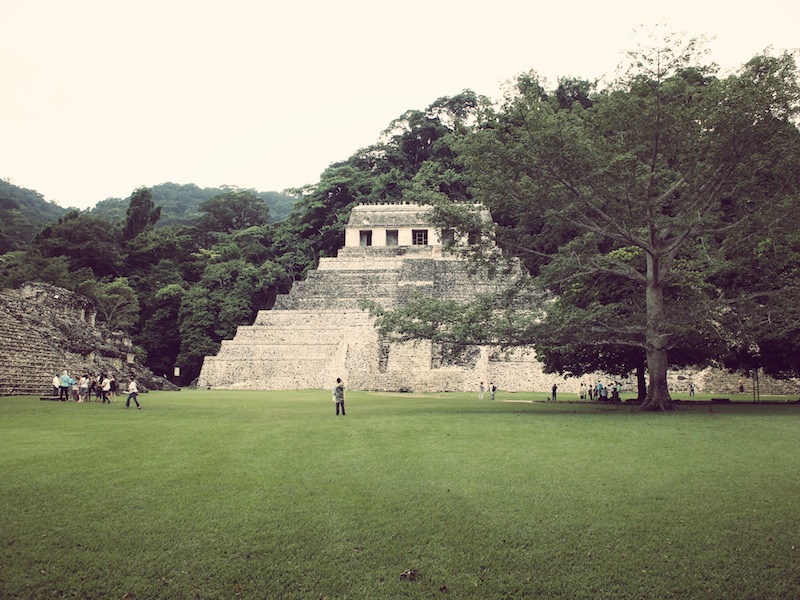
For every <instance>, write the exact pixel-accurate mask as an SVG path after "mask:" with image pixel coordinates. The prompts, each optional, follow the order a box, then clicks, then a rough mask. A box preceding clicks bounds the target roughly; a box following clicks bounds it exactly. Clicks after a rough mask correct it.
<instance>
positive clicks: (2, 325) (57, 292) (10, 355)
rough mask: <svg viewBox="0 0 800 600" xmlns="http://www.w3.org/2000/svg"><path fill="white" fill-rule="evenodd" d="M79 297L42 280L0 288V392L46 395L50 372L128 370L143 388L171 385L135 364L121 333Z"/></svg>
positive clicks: (124, 373)
mask: <svg viewBox="0 0 800 600" xmlns="http://www.w3.org/2000/svg"><path fill="white" fill-rule="evenodd" d="M95 314H96V312H95V309H94V306H93V305H92V303H91V302H90V301H89V300H88V299H87V298H85V297H83V296H80V295H78V294H75V293H73V292H70V291H69V290H65V289H63V288H58V287H55V286H52V285H49V284H46V283H26V284H25V285H23V286H22V287H21V288H19V289H17V290H0V396H11V395H42V394H43V395H49V394H51V393H52V385H51V383H50V382H51V380H52V378H53V374H54V373H56V372H57V373H61V372H62V371H63V370H64V369H67V370H68V371H69V373H70V374H81V373H86V372H104V373H109V372H114V373H116V374H117V375H118V376H122V377H123V378H124V377H126V376H127V375H128V373H129V371H131V370H133V371H135V372H136V376H137V378H138V379H139V381H140V383H141V384H142V388H144V389H165V388H166V389H176V388H175V387H174V386H172V384H170V383H169V382H166V381H164V380H163V379H162V378H159V377H155V376H154V375H153V374H152V373H151V372H150V370H149V369H147V368H146V367H144V366H143V365H141V364H139V362H138V361H137V360H136V357H135V355H134V352H133V344H132V343H131V340H130V339H129V338H127V337H126V336H124V335H122V334H119V333H113V332H110V331H108V330H107V329H105V328H104V327H102V326H99V325H97V323H96V322H95Z"/></svg>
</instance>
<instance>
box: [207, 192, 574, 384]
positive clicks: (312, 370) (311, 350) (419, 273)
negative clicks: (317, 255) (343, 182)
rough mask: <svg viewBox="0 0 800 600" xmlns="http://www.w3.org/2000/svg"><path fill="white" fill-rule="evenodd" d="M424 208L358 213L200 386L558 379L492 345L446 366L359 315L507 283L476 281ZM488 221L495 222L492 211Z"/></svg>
mask: <svg viewBox="0 0 800 600" xmlns="http://www.w3.org/2000/svg"><path fill="white" fill-rule="evenodd" d="M427 210H428V209H427V208H426V207H424V206H420V205H418V204H380V205H361V206H357V207H355V208H354V209H353V211H352V213H351V216H350V220H349V222H348V225H347V228H346V231H345V246H344V247H343V248H342V249H340V250H339V252H338V254H337V256H336V257H335V258H322V259H321V260H320V263H319V266H318V268H317V269H316V270H315V271H312V272H311V273H309V275H308V278H307V279H306V280H305V281H298V282H296V283H295V284H294V286H293V288H292V290H291V292H290V293H289V294H287V295H284V296H280V297H279V298H278V299H277V301H276V303H275V306H274V307H273V308H272V309H271V310H263V311H260V312H259V313H258V315H257V316H256V319H255V322H254V323H253V324H252V325H250V326H246V327H239V329H238V331H237V333H236V335H235V337H234V338H233V339H232V340H225V341H223V342H222V347H221V348H220V351H219V353H218V354H217V355H216V356H212V357H206V359H205V362H204V364H203V368H202V370H201V373H200V378H199V380H198V384H199V385H200V386H204V387H206V386H208V387H222V388H233V389H302V388H328V387H331V385H332V382H333V381H335V380H336V378H337V377H342V378H343V379H344V380H345V381H346V383H347V385H348V386H349V387H350V388H354V389H363V390H408V391H418V392H423V391H424V392H431V391H469V390H477V389H478V386H479V384H480V382H481V381H482V382H484V384H485V385H488V383H489V382H493V383H494V384H495V385H497V386H498V387H500V388H502V389H505V390H530V389H538V388H541V389H545V388H547V387H548V386H549V385H552V383H549V382H551V381H553V380H554V379H555V378H554V377H553V376H546V375H544V374H543V373H542V370H541V367H540V365H539V364H538V363H537V362H536V361H535V359H534V358H533V354H532V352H523V351H519V352H515V353H512V355H511V357H510V359H509V360H506V359H505V356H501V355H500V354H499V353H498V352H496V351H495V350H493V349H492V348H489V347H481V348H477V347H476V348H474V350H473V351H472V352H468V353H466V354H465V356H464V357H463V358H462V359H461V360H460V361H459V364H443V361H442V358H441V354H440V353H439V352H437V351H436V349H435V348H434V347H433V346H432V345H431V343H430V342H416V343H407V344H398V343H388V342H386V341H385V340H381V339H380V338H379V336H378V334H377V332H376V330H375V328H374V320H373V319H372V318H371V317H370V316H369V314H368V313H367V312H366V311H363V310H361V308H360V302H361V300H362V299H364V298H367V299H370V300H373V301H375V302H378V303H379V304H381V305H382V306H384V307H386V308H393V307H396V306H398V305H401V304H402V303H404V302H406V301H407V300H408V299H409V298H411V297H412V296H413V295H414V294H423V295H426V296H431V297H434V298H438V299H452V300H459V301H469V300H471V299H473V298H475V297H476V295H478V294H481V293H486V292H493V291H496V290H497V289H498V287H499V286H502V285H504V282H503V280H500V279H492V278H489V277H487V276H485V275H480V274H476V275H472V274H470V273H469V271H468V269H467V264H466V262H465V261H463V260H461V259H459V258H456V257H455V256H453V255H451V254H449V253H447V252H446V251H445V250H444V248H443V245H442V241H443V240H442V237H443V236H442V235H441V234H440V232H438V231H436V230H435V229H434V228H432V227H431V226H430V225H429V223H428V221H427V218H426V213H427ZM483 215H484V218H486V219H489V218H490V217H489V213H488V211H483ZM575 387H576V389H577V383H576V384H575Z"/></svg>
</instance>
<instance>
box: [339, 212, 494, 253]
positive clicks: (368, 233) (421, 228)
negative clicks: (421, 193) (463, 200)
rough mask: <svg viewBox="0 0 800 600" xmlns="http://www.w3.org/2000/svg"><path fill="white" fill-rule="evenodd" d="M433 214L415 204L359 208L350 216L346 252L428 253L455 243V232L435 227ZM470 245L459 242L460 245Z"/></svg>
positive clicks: (485, 217)
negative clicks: (380, 249) (356, 249)
mask: <svg viewBox="0 0 800 600" xmlns="http://www.w3.org/2000/svg"><path fill="white" fill-rule="evenodd" d="M430 210H431V207H430V206H427V205H424V204H417V203H412V202H398V203H387V204H359V205H358V206H355V207H354V208H353V210H352V212H351V213H350V220H349V221H348V223H347V227H346V229H345V234H344V245H345V247H346V248H353V247H368V246H369V247H372V246H375V247H397V246H402V247H411V248H416V249H424V248H426V247H427V248H433V247H441V246H443V245H448V244H452V243H454V242H455V241H456V240H454V238H453V232H452V231H449V230H445V231H443V232H442V231H440V230H438V229H435V228H434V227H432V226H431V224H430V220H429V216H428V213H429V212H430ZM479 212H480V216H481V219H482V220H483V221H484V222H489V221H491V215H490V214H489V211H488V210H486V209H485V208H483V209H479ZM468 242H469V240H459V243H468Z"/></svg>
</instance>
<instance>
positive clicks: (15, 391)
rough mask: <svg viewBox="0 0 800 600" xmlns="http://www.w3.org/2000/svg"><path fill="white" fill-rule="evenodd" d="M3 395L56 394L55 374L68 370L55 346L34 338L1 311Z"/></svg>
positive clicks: (0, 392) (0, 382)
mask: <svg viewBox="0 0 800 600" xmlns="http://www.w3.org/2000/svg"><path fill="white" fill-rule="evenodd" d="M0 338H2V339H3V344H2V346H0V362H2V364H3V365H4V369H3V371H2V372H1V373H0V396H16V395H26V396H27V395H36V396H39V395H47V396H49V395H50V394H52V393H53V386H52V385H51V380H52V379H53V375H54V374H55V373H56V372H58V373H61V371H63V370H64V366H65V365H64V364H63V358H62V355H61V353H60V352H58V351H57V350H55V349H54V348H53V347H52V345H50V344H48V343H47V342H46V341H44V340H42V339H41V338H38V337H36V336H31V335H30V334H29V332H28V331H27V330H26V328H24V327H20V326H19V323H18V321H17V320H16V319H15V318H14V317H13V316H11V315H10V314H7V313H5V312H4V311H1V310H0Z"/></svg>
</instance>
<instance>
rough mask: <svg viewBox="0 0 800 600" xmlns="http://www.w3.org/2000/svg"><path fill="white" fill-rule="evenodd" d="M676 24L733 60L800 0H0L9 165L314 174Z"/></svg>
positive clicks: (602, 62)
mask: <svg viewBox="0 0 800 600" xmlns="http://www.w3.org/2000/svg"><path fill="white" fill-rule="evenodd" d="M665 21H666V23H667V26H668V29H670V30H671V31H676V32H685V33H686V34H687V35H688V36H690V37H693V36H700V35H707V36H712V37H714V38H715V39H714V40H713V41H711V43H710V44H709V47H710V50H711V56H710V58H711V59H712V60H714V61H715V62H717V63H718V64H719V65H720V66H721V67H722V68H723V69H724V70H731V69H735V68H737V67H739V66H740V65H741V64H742V63H744V62H746V61H747V60H748V59H749V58H751V57H752V56H753V55H755V54H757V53H759V52H761V51H763V50H764V49H765V48H766V47H767V46H773V47H774V48H775V49H776V50H783V49H791V48H797V47H800V28H798V24H800V2H798V1H797V0H759V1H758V2H747V3H731V2H729V1H726V2H722V1H718V0H711V1H704V0H692V1H688V0H673V1H671V2H643V1H641V0H636V1H627V0H605V1H603V0H595V1H592V2H587V1H585V0H567V1H561V2H558V1H557V2H549V3H547V6H545V5H544V3H540V2H534V1H533V0H527V1H522V0H494V1H492V2H470V1H469V0H404V1H402V2H391V1H386V0H384V1H383V2H381V1H379V0H338V1H337V0H327V1H323V0H281V1H279V2H278V1H274V0H260V1H258V0H224V1H223V0H217V1H215V2H211V1H208V0H136V1H129V0H0V178H3V179H8V180H10V181H12V182H13V183H15V184H16V185H19V186H21V187H26V188H30V189H34V190H36V191H38V192H39V193H41V194H42V195H43V196H44V197H45V198H46V199H47V200H54V201H56V202H57V203H58V204H60V205H61V206H64V207H68V206H75V207H79V208H87V207H89V206H93V205H94V204H96V203H97V202H98V201H100V200H103V199H105V198H109V197H119V198H125V197H127V196H129V195H130V193H131V192H132V191H133V190H134V189H135V188H137V187H139V186H141V185H147V186H150V185H156V184H159V183H164V182H167V181H171V182H174V183H195V184H197V185H199V186H201V187H217V186H220V185H237V186H240V187H247V188H255V189H257V190H260V191H281V190H283V189H286V188H290V187H299V186H302V185H305V184H312V183H316V182H317V181H318V180H319V176H320V174H321V173H322V171H323V170H324V169H325V168H326V167H327V166H328V165H330V164H331V163H334V162H337V161H341V160H345V159H347V158H348V157H349V156H350V155H352V154H353V153H354V152H356V151H357V150H358V149H360V148H363V147H365V146H368V145H370V144H373V143H375V142H376V141H377V139H378V137H379V135H380V133H381V131H382V130H383V129H385V128H386V127H387V126H388V125H389V123H390V122H391V121H392V119H394V118H396V117H398V116H400V115H401V114H402V113H403V112H405V111H406V110H408V109H425V108H427V106H428V105H430V104H431V103H433V102H434V101H435V100H436V99H437V98H439V97H441V96H452V95H455V94H458V93H459V92H461V91H462V90H463V89H465V88H469V89H472V90H474V91H475V92H477V93H479V94H484V95H487V96H489V97H491V98H493V99H499V98H500V96H501V93H500V89H501V86H502V84H503V83H504V82H506V81H508V80H510V79H512V78H513V77H515V76H516V75H517V74H519V73H522V72H524V71H528V70H531V69H534V70H536V71H537V72H538V73H539V74H541V75H543V76H545V77H546V78H548V80H549V81H550V82H556V81H557V79H558V77H561V76H577V77H582V78H585V79H595V78H600V77H602V76H603V75H604V74H608V75H611V74H613V72H614V70H615V67H616V66H617V64H618V63H619V62H620V61H621V60H622V52H623V51H624V50H629V49H632V48H634V47H635V45H636V44H635V42H634V37H633V32H634V29H635V28H637V27H640V26H644V27H645V28H648V27H652V26H655V25H657V24H659V23H664V22H665Z"/></svg>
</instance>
